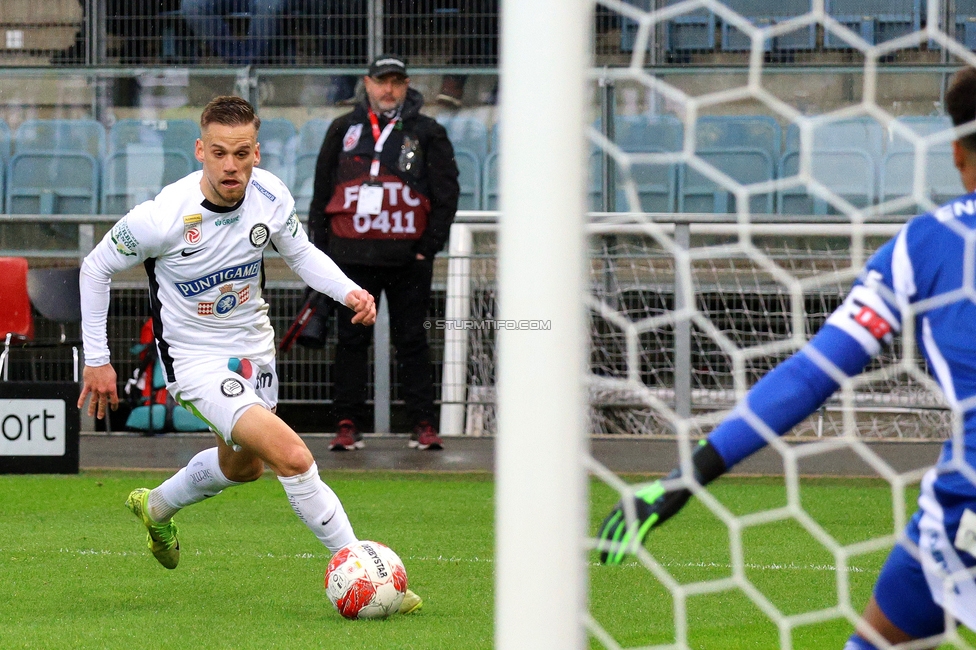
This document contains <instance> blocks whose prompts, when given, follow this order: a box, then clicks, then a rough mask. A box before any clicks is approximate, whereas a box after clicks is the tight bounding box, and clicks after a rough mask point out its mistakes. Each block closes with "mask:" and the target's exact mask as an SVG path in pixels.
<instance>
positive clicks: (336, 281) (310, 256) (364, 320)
mask: <svg viewBox="0 0 976 650" xmlns="http://www.w3.org/2000/svg"><path fill="white" fill-rule="evenodd" d="M289 199H290V197H289ZM288 209H289V211H290V214H289V216H288V218H287V219H285V220H284V221H283V226H282V227H281V228H279V229H277V230H275V231H273V232H272V234H271V242H272V243H273V244H274V246H275V249H276V250H277V251H278V253H279V254H280V255H281V257H282V258H283V259H284V260H285V262H286V263H287V264H288V266H289V267H290V268H291V270H292V271H294V272H295V273H297V274H298V276H299V277H300V278H301V279H302V280H304V281H305V284H307V285H308V286H310V287H312V288H313V289H315V290H316V291H318V292H319V293H323V294H325V295H327V296H329V297H330V298H332V299H333V300H335V301H336V302H339V303H341V304H343V305H345V306H346V307H349V309H351V310H353V312H355V314H354V315H353V318H352V322H353V323H360V324H362V325H372V324H373V323H375V322H376V301H375V300H374V299H373V296H372V295H370V293H369V292H368V291H366V290H364V289H363V288H362V287H360V286H359V285H358V284H356V283H355V282H353V281H352V280H350V279H349V278H348V277H347V276H346V274H345V273H343V272H342V269H340V268H339V266H338V265H337V264H336V263H335V262H334V261H333V260H332V258H331V257H329V256H328V255H326V254H325V253H323V252H322V251H321V250H319V249H318V248H316V247H315V246H314V245H312V242H310V241H309V240H308V236H307V235H306V234H305V229H304V228H303V227H302V224H301V223H300V222H299V221H298V213H297V212H295V209H294V201H289V202H288Z"/></svg>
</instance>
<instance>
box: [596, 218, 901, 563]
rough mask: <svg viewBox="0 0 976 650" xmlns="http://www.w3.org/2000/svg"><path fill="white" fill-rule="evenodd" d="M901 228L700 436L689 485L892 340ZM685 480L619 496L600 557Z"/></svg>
mask: <svg viewBox="0 0 976 650" xmlns="http://www.w3.org/2000/svg"><path fill="white" fill-rule="evenodd" d="M904 233H905V231H904V230H903V231H902V234H901V235H900V236H899V238H898V239H895V240H892V241H891V242H889V243H888V244H886V245H885V246H884V247H882V249H880V250H879V251H878V252H877V253H876V254H875V256H874V257H873V258H872V260H871V261H870V262H869V264H868V266H867V269H866V271H865V273H864V274H863V275H862V278H861V279H860V280H859V281H858V282H857V283H855V285H854V287H853V288H852V289H851V292H850V293H849V294H848V296H847V298H846V299H845V300H844V302H843V303H842V304H841V305H840V307H838V308H837V310H835V311H834V313H833V314H831V316H830V317H829V318H828V319H827V323H826V324H825V325H824V327H823V328H822V329H821V330H820V331H819V332H818V333H817V335H816V336H814V337H813V338H812V339H811V340H810V341H809V343H807V345H805V346H804V347H803V348H802V349H801V350H800V351H798V352H797V353H796V354H794V355H793V356H791V357H790V358H788V359H787V360H786V361H784V362H783V363H781V364H780V365H778V366H777V367H776V368H774V369H773V370H772V371H770V372H769V373H768V374H766V375H765V376H764V377H763V378H762V379H760V380H759V381H758V382H757V383H756V384H755V386H753V387H752V389H751V390H750V391H749V392H748V394H747V395H746V397H745V398H744V399H743V400H742V401H741V402H740V403H739V404H738V405H737V407H736V408H735V410H734V411H733V412H732V413H731V414H730V415H729V416H728V417H727V418H726V419H725V420H724V421H723V422H722V423H721V424H720V425H719V426H718V427H716V428H715V429H714V430H713V431H712V433H711V434H710V435H709V436H708V439H707V441H706V440H703V441H701V443H700V444H699V447H698V448H697V449H696V450H695V452H694V453H693V455H692V467H693V469H694V482H695V483H697V484H699V485H707V484H708V483H710V482H712V481H714V480H715V479H717V478H718V477H719V476H721V475H722V474H724V473H725V472H726V471H728V470H729V469H730V468H731V467H733V466H734V465H736V464H737V463H738V462H740V461H741V460H743V459H744V458H746V457H748V456H750V455H751V454H753V453H754V452H756V451H757V450H759V449H761V448H762V447H764V446H765V445H766V444H768V443H769V442H770V441H771V440H773V439H774V438H775V437H777V436H781V435H783V434H784V433H786V432H788V431H789V430H790V429H792V428H793V427H794V426H796V425H797V424H799V423H800V422H802V421H803V420H804V419H805V418H807V417H808V416H809V415H811V414H812V413H814V412H815V411H816V410H817V409H818V408H819V407H820V406H821V405H822V404H823V403H824V402H825V401H826V400H827V398H829V397H830V396H831V395H832V394H833V393H834V392H835V391H836V390H837V389H838V388H839V387H840V384H841V382H843V381H844V380H845V379H847V378H849V377H853V376H855V375H857V374H859V373H861V372H862V371H863V370H864V368H865V367H866V366H867V365H868V363H869V362H870V361H871V359H872V357H874V356H875V355H877V354H878V353H879V352H880V351H881V348H882V346H884V345H887V344H890V343H891V341H892V339H893V333H894V332H898V331H899V330H900V328H901V320H900V319H901V313H900V311H899V310H898V308H897V307H895V306H894V303H895V302H897V300H896V299H895V298H894V296H895V293H896V292H895V291H892V290H891V289H890V288H889V287H891V286H892V285H896V284H898V282H897V281H893V280H892V274H891V269H892V266H893V263H892V259H893V257H896V256H897V252H896V251H897V250H898V248H897V247H898V246H899V245H902V246H903V245H904V238H903V237H904ZM899 240H900V242H899ZM687 486H688V482H687V480H684V479H682V474H681V471H680V469H675V470H673V471H672V472H671V473H670V474H669V475H668V476H667V477H665V479H664V480H662V481H655V482H654V483H652V484H650V485H648V486H646V487H644V488H642V489H640V490H638V491H637V492H636V493H635V495H634V498H633V499H632V500H630V504H629V505H630V506H632V507H633V510H631V513H632V514H629V515H628V512H627V511H628V509H629V507H628V505H627V504H625V502H624V500H621V501H620V502H618V503H617V505H616V506H615V507H614V509H613V510H612V511H611V512H610V514H609V515H607V517H606V518H605V519H604V520H603V523H602V524H601V525H600V529H599V531H598V533H597V536H598V538H599V548H600V551H601V553H600V559H601V561H602V562H604V563H606V564H619V563H620V562H621V561H622V560H623V558H624V557H625V555H626V554H628V553H632V552H633V550H634V548H636V545H638V544H640V543H642V542H643V540H644V537H645V536H646V535H647V533H648V532H649V531H650V530H651V529H652V528H656V527H657V526H660V525H661V524H663V523H664V522H665V521H667V520H668V519H669V518H670V517H671V516H672V515H674V514H675V513H677V512H678V511H679V510H680V509H681V508H682V507H683V506H684V505H685V503H687V501H688V499H690V498H691V491H690V490H689V488H688V487H687Z"/></svg>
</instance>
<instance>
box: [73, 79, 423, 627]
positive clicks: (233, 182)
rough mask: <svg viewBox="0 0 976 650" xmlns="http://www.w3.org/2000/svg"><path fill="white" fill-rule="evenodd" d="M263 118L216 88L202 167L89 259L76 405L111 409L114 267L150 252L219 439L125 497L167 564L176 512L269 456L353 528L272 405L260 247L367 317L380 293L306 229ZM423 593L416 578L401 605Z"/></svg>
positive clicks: (182, 355)
mask: <svg viewBox="0 0 976 650" xmlns="http://www.w3.org/2000/svg"><path fill="white" fill-rule="evenodd" d="M260 126H261V121H260V119H259V118H258V117H257V115H255V113H254V109H253V108H252V107H251V105H250V104H249V103H248V102H246V101H245V100H243V99H241V98H239V97H217V98H215V99H214V100H213V101H211V102H210V103H209V104H208V105H207V106H206V108H204V111H203V114H202V115H201V118H200V139H198V140H197V142H196V157H197V160H199V161H200V162H201V163H203V170H202V171H198V172H194V173H192V174H190V175H189V176H186V177H185V178H182V179H180V180H178V181H176V182H175V183H173V184H171V185H169V186H167V187H165V188H163V190H162V191H161V192H160V193H159V195H158V196H157V197H156V198H155V199H153V200H151V201H147V202H145V203H142V204H140V205H138V206H136V207H135V208H133V209H132V210H131V211H130V212H129V213H128V214H127V215H125V217H123V218H122V219H121V220H120V221H119V222H118V223H116V224H115V226H114V227H113V228H112V230H111V231H110V232H109V233H108V234H107V235H106V236H105V238H104V239H102V241H101V242H100V243H99V244H98V245H97V246H96V247H95V249H94V250H93V251H92V252H91V254H89V255H88V257H86V258H85V261H84V262H83V264H82V267H81V297H82V315H83V336H84V347H85V370H84V386H83V388H82V391H81V397H80V399H79V401H78V405H79V408H80V407H82V406H83V405H84V403H85V400H86V399H87V398H88V397H89V396H90V397H91V399H90V401H89V403H88V413H89V415H94V416H97V417H98V418H104V417H105V413H106V407H111V408H112V409H115V408H116V407H117V406H118V401H119V398H118V392H117V388H116V381H117V377H116V373H115V370H114V369H113V368H112V365H111V363H110V358H109V349H108V342H107V335H106V321H107V316H108V307H109V288H110V284H111V277H112V275H113V274H114V273H117V272H119V271H122V270H124V269H127V268H129V267H132V266H134V265H135V264H138V263H142V264H143V265H144V266H145V268H146V273H147V274H148V276H149V286H150V301H151V307H152V317H153V333H154V335H155V338H156V347H157V350H158V352H159V359H160V362H161V363H162V366H163V370H164V375H165V378H166V388H167V390H168V391H169V392H170V394H172V395H173V397H174V398H175V399H176V400H177V401H178V402H179V403H180V404H182V405H184V406H185V407H187V408H188V409H189V410H190V411H192V412H193V413H194V414H195V415H197V416H198V417H200V418H201V419H202V420H204V421H205V422H206V423H207V424H208V425H209V426H210V428H211V429H212V430H213V432H214V433H215V434H216V437H217V445H216V446H215V447H212V448H210V449H207V450H205V451H202V452H200V453H199V454H197V455H196V456H194V457H193V458H192V459H191V460H190V462H189V463H188V465H187V466H186V467H184V468H183V469H181V470H180V471H178V472H177V473H176V474H175V475H174V476H172V477H171V478H169V479H167V480H166V481H164V482H163V483H162V484H161V485H160V486H159V487H157V488H155V489H152V490H149V489H146V488H138V489H136V490H133V491H132V493H131V494H130V495H129V498H128V499H127V501H126V506H127V507H128V508H129V510H131V511H132V513H133V514H135V515H136V517H138V518H139V520H140V521H141V522H142V523H143V524H144V525H145V527H146V529H147V530H148V545H149V549H150V551H151V552H152V554H153V555H154V556H155V557H156V559H157V560H158V561H159V563H160V564H162V565H163V566H164V567H166V568H167V569H175V568H176V566H177V564H178V563H179V560H180V544H179V541H178V539H177V532H178V531H177V527H176V524H175V523H174V522H173V515H175V514H176V513H177V512H178V511H179V510H181V509H182V508H185V507H187V506H189V505H192V504H194V503H198V502H200V501H203V500H204V499H207V498H209V497H212V496H215V495H217V494H219V493H220V492H221V491H222V490H224V489H226V488H230V487H233V486H236V485H240V484H242V483H246V482H249V481H254V480H256V479H258V478H259V477H260V476H261V475H262V473H263V472H264V468H265V465H267V466H268V467H269V468H270V469H271V470H272V471H273V472H274V473H275V474H276V475H277V477H278V480H279V481H280V482H281V485H282V487H283V488H284V490H285V494H286V495H287V496H288V501H289V502H290V503H291V505H292V508H293V509H294V510H295V513H296V514H297V515H298V517H299V518H300V519H301V520H302V521H303V522H304V523H305V525H306V526H308V528H309V529H311V531H312V532H313V533H314V534H315V536H316V537H317V538H318V539H319V540H320V541H321V542H322V543H323V544H324V545H325V546H326V547H327V548H328V549H329V551H330V552H335V551H337V550H338V549H340V548H341V547H343V546H345V545H346V544H349V543H350V542H354V541H356V536H355V534H354V533H353V529H352V525H351V524H350V522H349V518H348V517H347V516H346V513H345V511H344V510H343V507H342V503H340V501H339V498H338V497H337V496H336V495H335V493H334V492H333V491H332V490H331V489H330V488H329V487H328V486H327V485H326V484H325V483H324V482H323V481H322V479H321V478H320V477H319V474H318V467H317V466H316V464H315V460H314V458H313V457H312V454H311V452H310V451H309V449H308V447H307V446H306V445H305V443H304V442H303V441H302V439H301V438H300V437H299V436H298V434H296V433H295V431H294V430H292V428H291V427H289V426H288V425H287V424H286V423H285V422H284V421H283V420H282V419H281V418H279V417H278V416H277V415H275V407H276V405H277V401H278V397H277V391H278V379H277V374H276V372H275V341H274V330H273V329H272V327H271V321H270V320H269V318H268V304H267V303H266V302H265V301H264V298H263V297H262V295H261V294H262V284H263V280H264V267H263V254H264V251H265V249H266V248H267V247H268V246H269V245H272V244H273V245H274V247H275V248H276V249H277V251H278V253H279V254H280V255H281V257H282V258H283V259H284V260H285V262H286V263H287V264H288V266H289V267H291V269H292V270H294V271H295V272H296V273H297V274H298V275H299V276H300V277H301V278H302V279H303V280H304V281H305V282H306V283H307V284H308V285H309V286H311V287H312V288H314V289H315V290H317V291H319V292H321V293H324V294H326V295H328V296H330V297H331V298H333V299H335V300H336V301H338V302H340V303H342V304H344V305H346V306H347V307H349V308H350V309H352V310H353V312H354V315H353V318H352V322H353V323H360V324H362V325H372V324H373V322H374V321H375V320H376V306H375V302H374V299H373V296H371V295H370V294H369V293H368V292H367V291H364V290H363V289H361V288H360V287H359V286H358V285H356V284H355V283H354V282H352V281H351V280H349V278H347V277H346V276H345V275H344V274H343V273H342V271H340V270H339V268H338V267H337V266H336V265H335V263H334V262H333V261H332V260H331V259H330V258H329V257H328V256H326V255H325V254H324V253H322V252H321V251H319V250H318V249H317V248H315V247H314V246H313V245H312V244H311V243H310V242H309V240H308V237H307V236H306V234H305V231H304V229H303V228H302V226H301V224H300V223H299V222H298V218H297V216H296V213H295V201H294V199H293V198H292V196H291V194H290V192H289V191H288V189H287V188H286V187H285V185H284V183H282V182H281V181H280V180H279V179H278V178H277V177H275V176H274V175H273V174H271V173H269V172H267V171H264V170H262V169H260V168H256V167H255V165H257V164H258V163H260V161H261V149H260V145H259V144H258V140H257V136H258V130H259V129H260ZM420 606H421V600H420V598H419V597H417V596H416V594H413V592H410V591H408V592H407V597H406V598H404V603H403V606H401V608H400V611H401V612H404V613H407V612H412V611H416V610H417V609H419V608H420Z"/></svg>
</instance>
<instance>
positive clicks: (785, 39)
mask: <svg viewBox="0 0 976 650" xmlns="http://www.w3.org/2000/svg"><path fill="white" fill-rule="evenodd" d="M725 4H726V5H727V6H728V7H729V8H730V9H734V10H735V11H736V13H738V14H739V15H741V16H743V17H745V18H748V19H749V22H751V23H752V24H753V25H755V26H756V27H769V26H771V25H775V24H777V23H781V22H783V21H785V20H788V19H790V18H794V17H796V16H799V15H802V14H805V13H807V12H809V11H810V5H811V3H810V0H784V1H782V2H775V3H772V4H771V3H769V2H768V1H767V0H725ZM721 31H722V49H723V50H724V51H726V52H742V51H748V50H750V49H752V41H751V40H750V39H749V37H748V36H747V35H746V34H745V33H744V32H742V31H741V30H739V29H736V27H735V26H734V25H732V24H730V23H727V22H723V23H722V30H721ZM816 44H817V33H816V28H815V27H814V26H813V25H809V26H807V27H802V28H800V29H797V30H795V31H792V32H788V33H786V34H781V35H779V36H777V37H775V38H773V39H772V40H771V41H770V40H767V41H766V43H765V44H764V47H763V49H764V50H765V51H767V52H768V51H770V50H779V51H790V50H812V49H814V47H816Z"/></svg>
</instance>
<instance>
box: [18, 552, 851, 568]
mask: <svg viewBox="0 0 976 650" xmlns="http://www.w3.org/2000/svg"><path fill="white" fill-rule="evenodd" d="M12 552H16V551H7V550H4V549H0V555H5V554H8V553H12ZM58 552H59V553H68V554H71V555H81V556H85V555H102V556H117V557H128V556H137V555H138V556H142V555H144V553H143V552H142V551H139V552H134V551H110V550H98V549H93V548H88V549H69V548H60V549H58ZM20 553H21V554H22V553H23V552H20ZM184 554H186V553H184ZM193 555H197V556H200V555H210V556H214V555H220V556H223V557H226V556H227V555H243V554H237V553H228V552H227V551H221V552H220V553H216V552H214V551H212V550H206V551H201V550H197V551H196V552H194V553H193ZM254 557H261V558H272V559H278V560H323V561H325V560H328V559H329V558H330V557H332V556H331V555H330V554H328V553H295V554H283V555H279V554H275V553H256V554H254ZM401 559H402V560H403V561H404V562H441V563H445V564H462V563H464V564H494V562H495V561H494V559H493V558H489V557H478V556H474V557H455V556H445V555H437V556H433V555H412V556H404V557H402V558H401ZM660 564H661V566H662V567H664V568H666V569H728V570H730V571H731V570H732V565H731V564H730V563H727V562H726V563H722V562H703V561H699V562H661V563H660ZM589 565H590V566H594V567H596V566H601V565H600V563H598V562H590V563H589ZM623 566H626V567H636V566H639V564H638V563H637V562H628V563H627V564H624V565H623ZM744 566H745V568H746V569H753V570H756V571H818V572H835V571H837V567H835V566H834V565H832V564H797V563H795V562H790V563H788V564H779V563H772V564H754V563H746V564H745V565H744ZM867 571H868V570H867V569H864V568H862V567H857V566H851V567H848V572H850V573H865V572H867Z"/></svg>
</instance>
